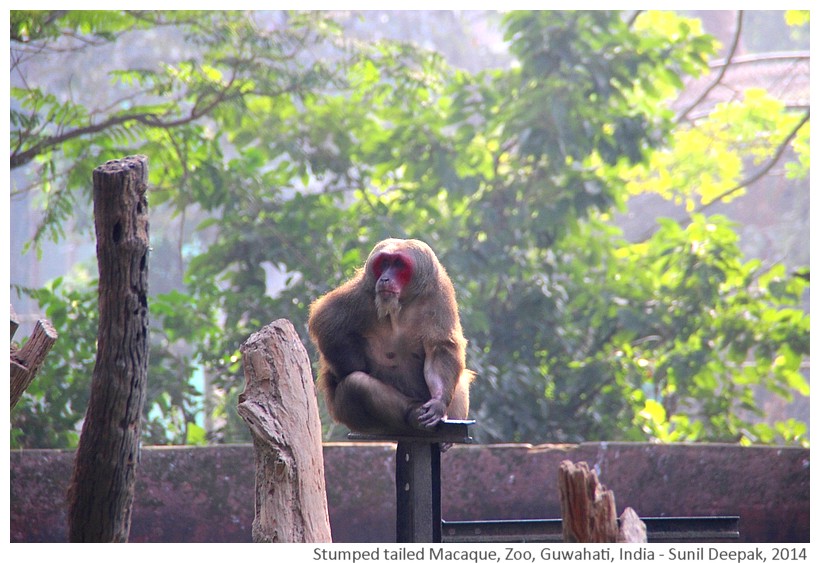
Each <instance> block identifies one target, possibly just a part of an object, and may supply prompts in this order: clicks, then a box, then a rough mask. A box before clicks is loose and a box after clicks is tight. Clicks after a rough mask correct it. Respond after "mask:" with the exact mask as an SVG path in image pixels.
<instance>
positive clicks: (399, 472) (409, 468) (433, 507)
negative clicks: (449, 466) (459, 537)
mask: <svg viewBox="0 0 820 563" xmlns="http://www.w3.org/2000/svg"><path fill="white" fill-rule="evenodd" d="M396 541H397V542H399V543H441V450H440V448H439V445H438V444H430V443H425V442H414V441H411V442H399V443H398V445H397V447H396Z"/></svg>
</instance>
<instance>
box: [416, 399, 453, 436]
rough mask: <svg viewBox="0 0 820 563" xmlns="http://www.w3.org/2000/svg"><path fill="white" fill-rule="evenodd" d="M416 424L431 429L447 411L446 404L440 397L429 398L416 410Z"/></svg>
mask: <svg viewBox="0 0 820 563" xmlns="http://www.w3.org/2000/svg"><path fill="white" fill-rule="evenodd" d="M416 413H417V415H418V418H417V420H418V425H419V426H420V427H422V428H426V429H428V430H430V429H432V428H433V427H434V426H435V425H436V424H438V423H439V421H440V420H442V419H443V418H444V416H445V414H446V413H447V405H445V404H444V401H442V400H441V399H430V400H429V401H427V402H426V403H424V404H423V405H421V406H420V407H419V408H418V410H417V411H416Z"/></svg>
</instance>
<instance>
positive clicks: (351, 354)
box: [308, 292, 369, 381]
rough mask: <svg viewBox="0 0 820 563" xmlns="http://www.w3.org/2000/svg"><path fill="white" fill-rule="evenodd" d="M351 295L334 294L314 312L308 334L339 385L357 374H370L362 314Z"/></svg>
mask: <svg viewBox="0 0 820 563" xmlns="http://www.w3.org/2000/svg"><path fill="white" fill-rule="evenodd" d="M356 301H357V300H356V299H355V298H354V297H353V296H352V295H350V294H349V293H342V292H339V293H335V294H334V293H331V294H329V295H327V296H326V297H325V298H324V299H322V300H321V301H320V302H318V303H317V304H316V306H315V307H314V308H313V310H312V311H311V315H310V320H309V323H308V330H309V331H310V335H311V338H312V339H313V341H314V343H315V344H316V347H317V348H318V349H319V352H320V354H321V356H322V360H323V363H324V364H325V366H324V367H325V369H326V370H327V371H328V372H330V374H332V377H333V379H334V380H335V381H339V380H341V379H342V378H343V377H345V376H347V375H348V374H350V373H352V372H354V371H367V370H368V367H369V366H368V365H367V356H366V354H365V346H364V344H365V343H364V337H363V336H362V329H363V327H362V326H360V325H361V324H362V323H361V320H360V319H361V318H363V317H362V315H357V314H356V312H357V311H360V310H361V307H362V306H366V304H365V303H356Z"/></svg>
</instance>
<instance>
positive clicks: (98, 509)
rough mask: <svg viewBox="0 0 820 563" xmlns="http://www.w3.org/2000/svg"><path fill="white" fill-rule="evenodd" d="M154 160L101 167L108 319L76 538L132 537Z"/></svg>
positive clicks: (78, 490) (98, 194)
mask: <svg viewBox="0 0 820 563" xmlns="http://www.w3.org/2000/svg"><path fill="white" fill-rule="evenodd" d="M147 162H148V159H147V158H146V157H145V156H130V157H127V158H124V159H122V160H112V161H109V162H107V163H105V164H104V165H102V166H99V167H97V168H96V169H95V170H94V226H95V230H96V234H97V264H98V268H99V273H100V278H99V310H100V321H99V329H98V333H97V358H96V364H95V365H94V373H93V375H92V379H91V397H90V399H89V402H88V410H87V411H86V415H85V421H84V422H83V430H82V434H81V436H80V444H79V447H78V449H77V456H76V459H75V462H74V473H73V475H72V478H71V484H70V486H69V495H68V497H69V498H68V501H69V502H68V504H69V506H68V528H69V532H68V537H69V540H70V541H73V542H125V541H127V540H128V533H129V531H130V528H131V505H132V502H133V499H134V484H135V482H136V470H137V463H138V460H139V440H140V426H141V415H142V408H143V405H144V403H145V388H146V384H147V379H148V248H149V241H148V202H147V200H146V197H145V192H146V190H147V185H146V181H147V178H148V165H147Z"/></svg>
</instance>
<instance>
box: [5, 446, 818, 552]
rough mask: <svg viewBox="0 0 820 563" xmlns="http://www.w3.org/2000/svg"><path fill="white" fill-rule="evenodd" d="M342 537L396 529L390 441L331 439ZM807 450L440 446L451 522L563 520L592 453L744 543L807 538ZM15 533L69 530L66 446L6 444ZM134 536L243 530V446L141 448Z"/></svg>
mask: <svg viewBox="0 0 820 563" xmlns="http://www.w3.org/2000/svg"><path fill="white" fill-rule="evenodd" d="M324 453H325V468H326V479H327V486H328V491H327V494H328V504H329V507H330V519H331V527H332V529H333V538H334V541H336V542H354V541H355V542H392V541H395V490H394V453H395V445H393V444H381V443H376V444H367V445H360V444H344V443H338V444H337V443H333V444H326V445H325V449H324ZM809 453H810V451H809V450H807V449H801V448H767V447H749V448H743V447H738V446H724V445H700V444H698V445H670V446H662V445H648V444H624V443H586V444H580V445H541V446H529V445H519V444H509V445H496V446H454V447H453V448H452V449H451V450H450V451H448V452H447V453H445V454H444V455H443V456H442V517H443V518H444V519H445V520H502V519H521V518H560V516H561V513H560V505H559V503H558V490H557V480H558V466H559V464H560V462H561V461H563V460H564V459H569V460H572V461H576V462H577V461H586V462H587V463H589V465H590V466H591V467H595V468H596V469H597V470H598V472H599V476H600V480H601V482H602V483H603V484H604V485H606V486H607V487H608V488H609V489H611V490H612V491H614V493H615V501H616V504H617V508H618V512H619V513H620V512H621V511H622V510H623V509H624V508H625V507H627V506H631V507H632V508H634V509H635V510H636V511H637V512H638V514H639V515H640V516H723V515H735V516H737V515H739V516H740V532H741V537H740V540H741V541H745V542H808V541H809ZM10 455H11V471H10V477H11V483H10V488H11V497H10V498H11V510H10V512H11V526H10V528H11V541H12V542H63V541H65V540H66V537H67V527H66V523H65V517H66V516H65V515H66V506H65V491H66V487H67V484H68V480H69V478H70V475H71V469H72V464H73V457H74V454H73V452H66V451H57V450H24V451H13V452H11V454H10ZM137 475H138V482H137V491H136V502H135V505H134V513H133V517H132V525H131V538H130V541H132V542H246V541H250V540H251V531H250V530H251V523H252V521H253V498H254V495H253V487H254V460H253V449H252V447H251V446H250V445H233V446H215V447H205V448H196V447H146V448H143V450H142V454H141V461H140V468H139V471H138V474H137Z"/></svg>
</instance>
